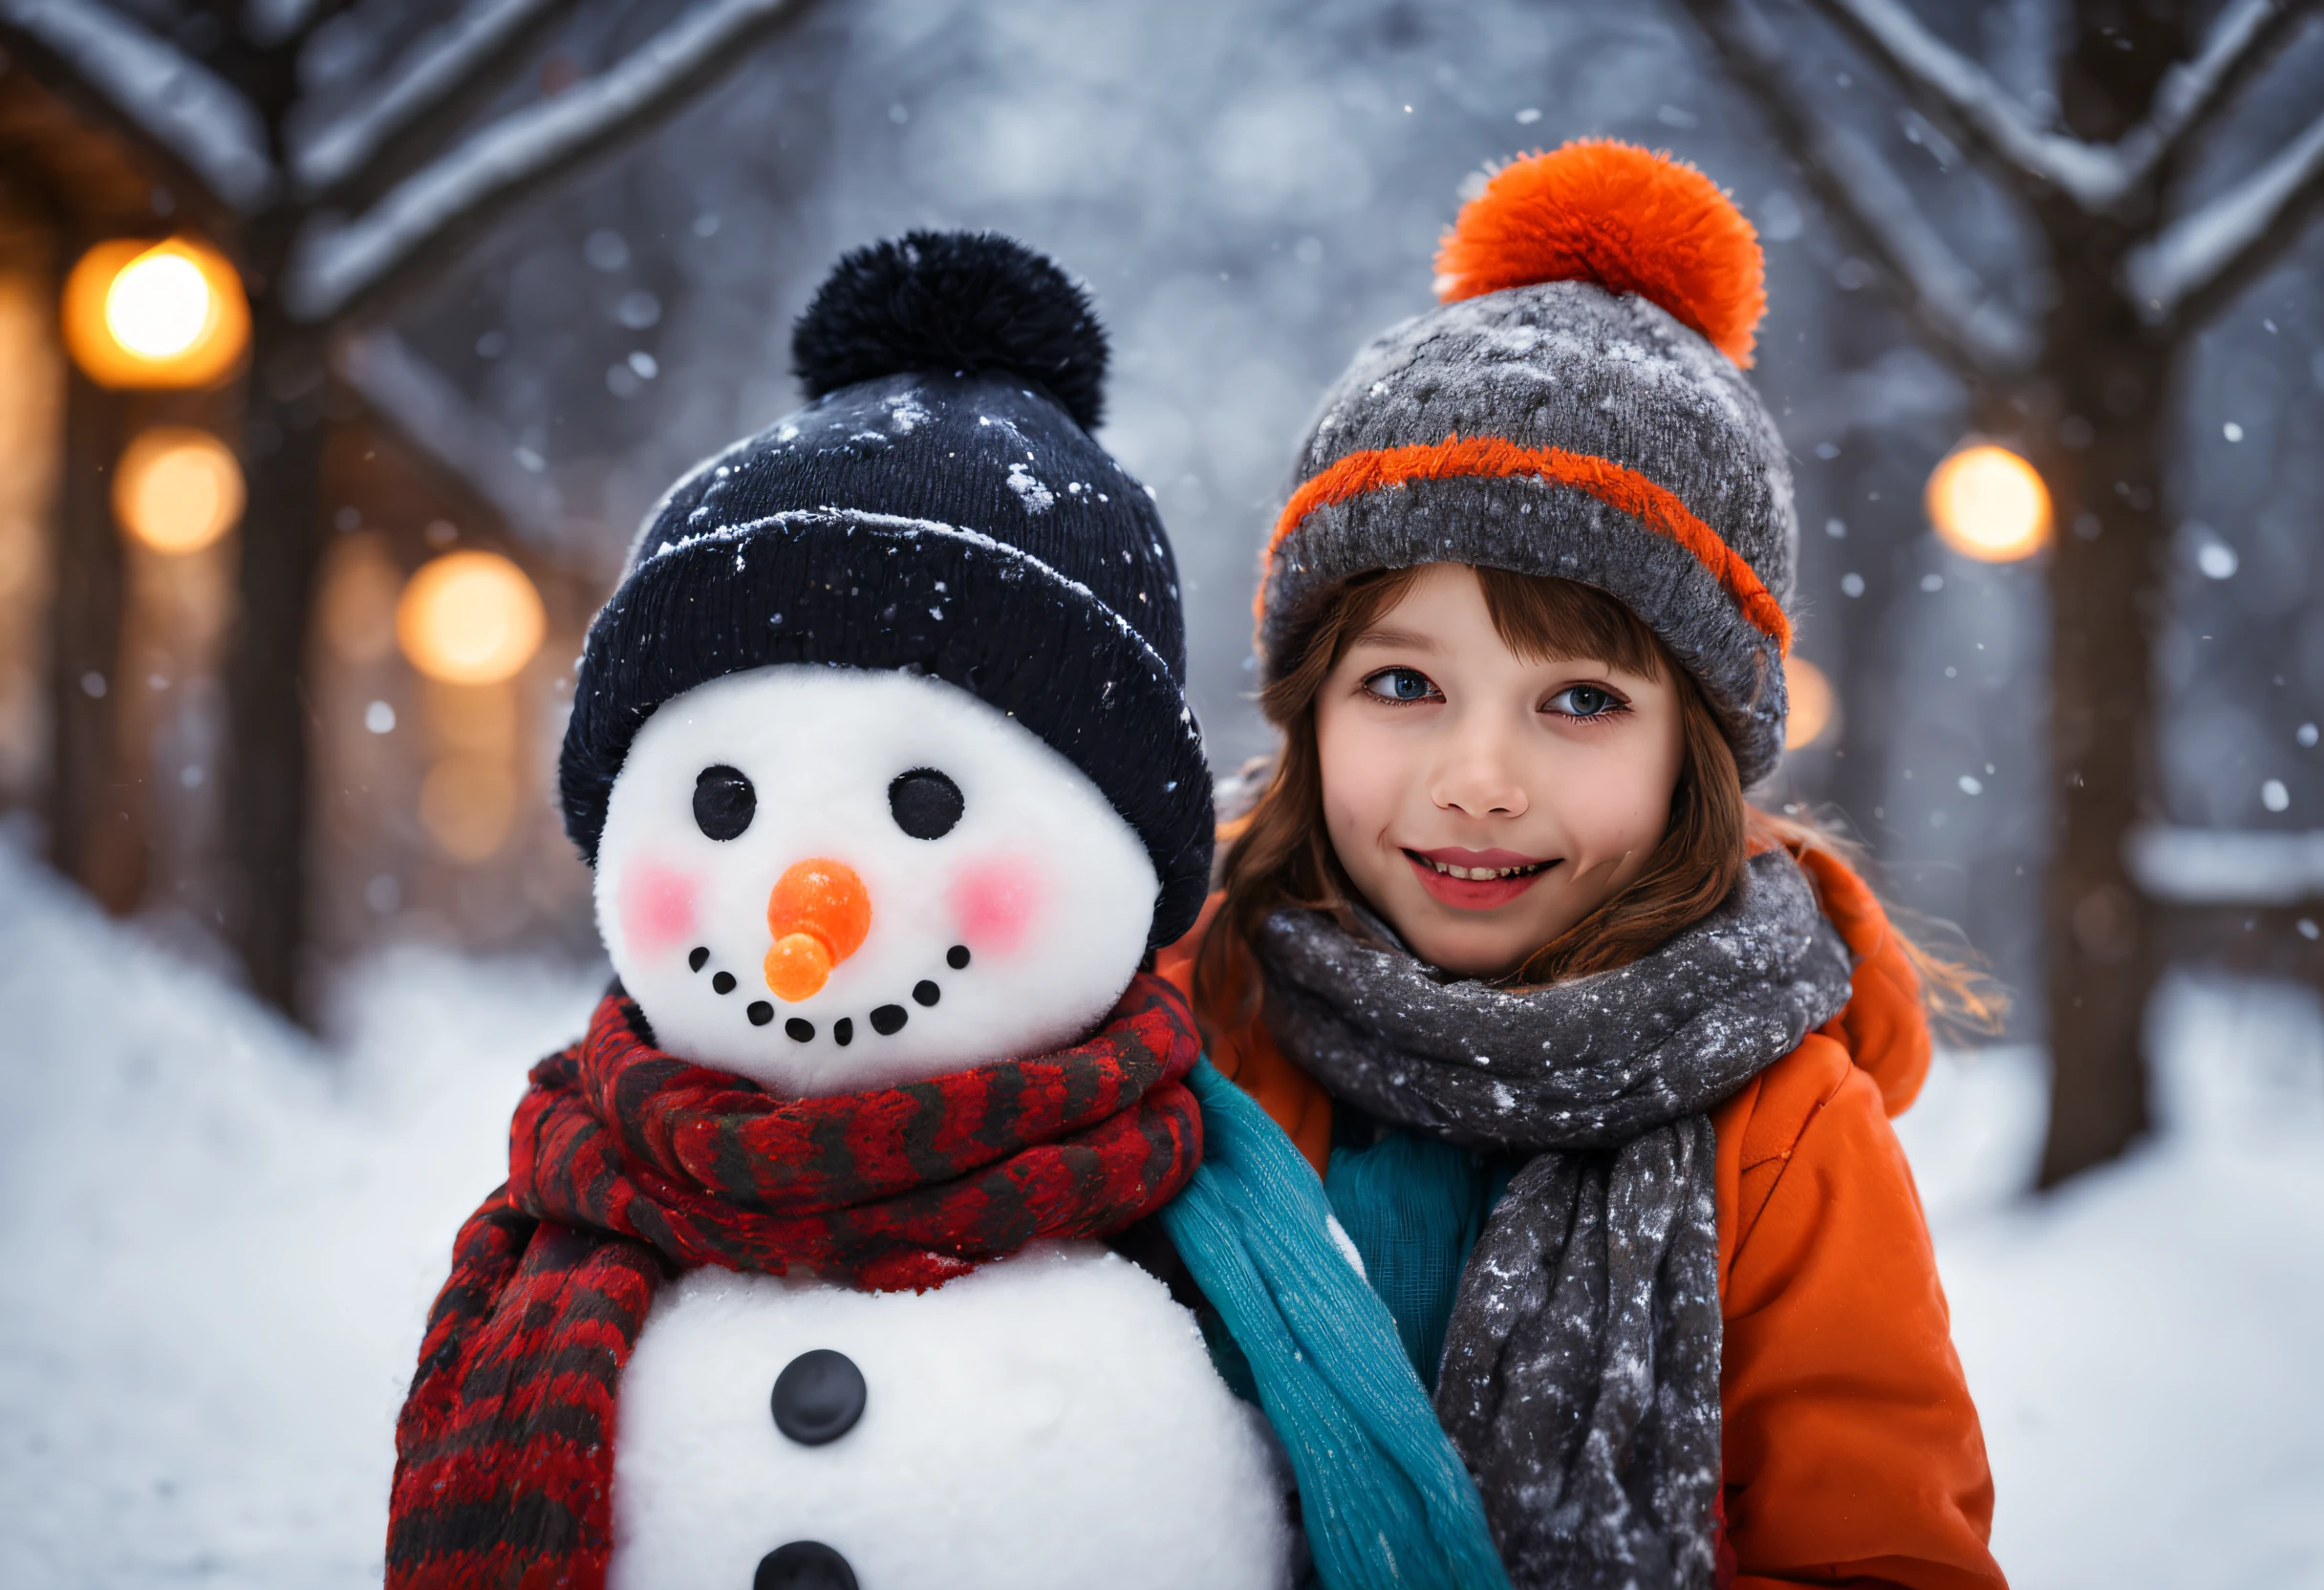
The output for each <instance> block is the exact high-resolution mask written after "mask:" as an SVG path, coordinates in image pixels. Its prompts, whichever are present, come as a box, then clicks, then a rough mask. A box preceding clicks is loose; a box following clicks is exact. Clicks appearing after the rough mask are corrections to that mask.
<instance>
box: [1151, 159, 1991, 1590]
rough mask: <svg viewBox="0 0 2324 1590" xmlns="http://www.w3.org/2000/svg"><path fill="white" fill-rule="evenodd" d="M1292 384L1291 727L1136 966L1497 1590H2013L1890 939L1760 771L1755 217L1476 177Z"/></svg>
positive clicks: (1572, 186) (1913, 1022)
mask: <svg viewBox="0 0 2324 1590" xmlns="http://www.w3.org/2000/svg"><path fill="white" fill-rule="evenodd" d="M1438 267H1439V270H1440V272H1441V274H1440V278H1439V289H1440V293H1441V295H1442V297H1443V298H1444V299H1445V300H1446V301H1445V302H1444V304H1443V305H1442V306H1441V307H1439V308H1437V309H1436V310H1434V311H1432V312H1429V313H1427V314H1423V315H1420V316H1418V317H1416V318H1415V319H1413V320H1410V321H1408V322H1406V323H1405V324H1404V325H1402V326H1399V327H1396V328H1395V329H1393V330H1391V331H1390V332H1388V333H1387V334H1386V335H1384V336H1383V337H1381V338H1380V339H1379V340H1378V341H1376V342H1375V343H1373V344H1372V345H1371V346H1370V347H1369V348H1367V349H1366V350H1365V351H1364V352H1363V353H1362V354H1361V355H1358V357H1357V358H1356V360H1355V363H1354V364H1353V366H1352V367H1351V368H1350V369H1349V371H1348V372H1347V374H1346V375H1345V376H1343V377H1342V379H1341V381H1340V382H1339V384H1338V385H1337V386H1336V387H1335V388H1334V389H1333V391H1332V393H1331V394H1330V396H1329V397H1328V398H1326V400H1325V402H1324V404H1323V410H1322V413H1321V415H1320V417H1319V418H1318V419H1317V420H1316V422H1315V425H1314V428H1313V431H1312V433H1311V434H1310V436H1309V437H1308V439H1307V441H1306V443H1305V446H1304V448H1303V450H1302V456H1301V460H1300V464H1299V468H1298V471H1297V484H1296V489H1295V490H1294V491H1293V493H1292V495H1291V498H1290V501H1289V503H1288V504H1287V505H1286V506H1285V507H1284V510H1283V513H1282V515H1281V518H1280V521H1279V523H1278V525H1277V527H1276V530H1275V534H1274V538H1273V541H1272V544H1271V545H1270V548H1269V549H1268V556H1267V561H1266V566H1265V572H1264V575H1263V579H1262V584H1261V587H1260V591H1259V651H1260V655H1261V660H1262V667H1263V675H1262V677H1263V679H1264V692H1263V695H1262V697H1261V701H1262V704H1263V707H1264V710H1265V712H1266V715H1267V717H1268V719H1269V720H1270V721H1271V722H1272V723H1274V724H1275V725H1276V727H1277V728H1278V729H1279V730H1280V732H1281V735H1282V747H1281V752H1280V756H1279V758H1278V759H1277V762H1276V764H1275V768H1274V772H1273V776H1272V778H1271V780H1270V782H1269V783H1268V784H1266V787H1265V789H1264V792H1263V793H1262V794H1261V795H1260V797H1259V802H1258V805H1257V806H1256V807H1255V808H1254V809H1253V810H1252V811H1251V812H1250V813H1249V814H1248V815H1247V816H1246V817H1245V818H1243V819H1242V820H1240V821H1239V822H1238V823H1236V824H1234V825H1231V826H1230V827H1228V828H1227V829H1225V830H1222V837H1223V838H1225V839H1226V840H1227V841H1228V842H1229V847H1230V848H1229V849H1227V851H1226V853H1225V858H1224V864H1223V878H1224V888H1223V890H1222V891H1221V892H1219V893H1218V894H1216V895H1215V896H1214V897H1213V899H1212V901H1211V902H1210V905H1209V907H1208V908H1207V910H1206V912H1205V913H1204V916H1203V918H1202V921H1201V922H1200V924H1198V925H1197V927H1196V928H1195V930H1194V933H1193V934H1191V935H1189V936H1188V937H1187V938H1186V939H1184V940H1182V941H1181V942H1180V943H1179V944H1178V945H1176V946H1174V947H1173V949H1172V950H1171V951H1170V952H1168V953H1167V954H1166V955H1165V956H1163V959H1162V963H1161V969H1162V970H1163V971H1164V973H1165V974H1166V975H1168V976H1171V977H1172V978H1173V979H1174V980H1176V981H1178V982H1179V984H1180V985H1181V986H1182V987H1184V988H1186V989H1187V990H1188V991H1189V992H1190V993H1191V994H1192V996H1193V997H1194V1001H1195V1005H1196V1009H1197V1012H1198V1014H1199V1017H1200V1019H1201V1020H1202V1021H1203V1022H1204V1024H1205V1028H1206V1035H1207V1037H1208V1039H1209V1042H1210V1052H1211V1055H1212V1058H1213V1059H1214V1060H1215V1061H1216V1064H1217V1065H1218V1066H1219V1068H1220V1069H1221V1070H1222V1071H1224V1072H1225V1073H1226V1074H1227V1075H1228V1076H1230V1077H1232V1078H1233V1079H1235V1081H1236V1082H1237V1083H1238V1084H1239V1085H1241V1086H1242V1087H1243V1088H1244V1089H1245V1090H1246V1091H1247V1092H1248V1093H1250V1094H1251V1095H1252V1096H1253V1097H1254V1098H1256V1099H1257V1100H1258V1102H1259V1104H1260V1105H1261V1106H1263V1107H1264V1108H1265V1109H1266V1111H1267V1112H1268V1113H1269V1114H1270V1115H1272V1116H1273V1117H1274V1119H1275V1120H1276V1122H1277V1123H1278V1124H1279V1125H1280V1126H1281V1127H1282V1128H1283V1129H1284V1130H1285V1131H1286V1132H1287V1133H1288V1134H1289V1135H1290V1136H1291V1138H1292V1139H1293V1141H1294V1142H1295V1143H1297V1145H1298V1146H1299V1148H1300V1149H1301V1150H1302V1152H1303V1153H1304V1154H1305V1156H1306V1157H1307V1159H1308V1160H1309V1161H1310V1163H1312V1165H1313V1166H1314V1167H1315V1169H1316V1171H1318V1172H1319V1173H1320V1174H1321V1175H1322V1176H1323V1180H1324V1189H1325V1192H1326V1193H1327V1195H1328V1198H1329V1201H1330V1204H1331V1207H1332V1209H1333V1211H1334V1213H1335V1214H1336V1215H1337V1217H1338V1219H1339V1221H1340V1223H1341V1225H1342V1226H1344V1227H1345V1230H1346V1232H1347V1234H1348V1235H1349V1236H1350V1237H1351V1238H1352V1239H1353V1242H1354V1245H1355V1247H1356V1249H1357V1250H1358V1252H1359V1253H1360V1254H1361V1256H1362V1258H1363V1261H1364V1266H1365V1272H1366V1278H1368V1280H1369V1281H1370V1283H1371V1285H1372V1287H1373V1288H1374V1290H1376V1291H1377V1292H1378V1293H1379V1294H1380V1295H1381V1297H1382V1299H1383V1300H1385V1301H1386V1302H1387V1303H1388V1308H1389V1311H1390V1313H1391V1314H1392V1315H1393V1316H1394V1318H1395V1321H1396V1326H1397V1330H1398V1333H1399V1335H1400V1336H1401V1338H1402V1341H1403V1343H1404V1346H1405V1348H1406V1350H1407V1351H1408V1352H1409V1355H1410V1356H1411V1359H1412V1362H1413V1365H1414V1367H1415V1368H1416V1369H1417V1370H1418V1371H1419V1373H1420V1376H1421V1378H1422V1380H1423V1381H1424V1383H1426V1384H1428V1385H1429V1386H1430V1387H1431V1392H1432V1394H1433V1397H1434V1400H1435V1407H1436V1409H1437V1413H1438V1416H1439V1418H1440V1420H1441V1422H1442V1423H1443V1425H1444V1427H1445V1429H1446V1432H1447V1434H1448V1435H1449V1436H1450V1437H1451V1438H1452V1441H1453V1446H1454V1447H1455V1448H1456V1449H1457V1450H1458V1451H1459V1453H1460V1455H1461V1458H1462V1459H1463V1461H1464V1462H1465V1463H1466V1465H1467V1466H1468V1468H1469V1470H1470V1472H1471V1473H1472V1474H1473V1475H1474V1478H1475V1480H1476V1482H1477V1487H1478V1490H1479V1492H1480V1493H1481V1494H1482V1497H1483V1500H1484V1504H1485V1514H1486V1517H1487V1519H1488V1521H1489V1522H1490V1524H1491V1527H1492V1531H1493V1535H1494V1536H1495V1538H1496V1541H1497V1543H1498V1545H1499V1548H1500V1552H1501V1555H1502V1557H1503V1558H1504V1560H1505V1562H1506V1565H1507V1567H1508V1570H1509V1575H1510V1579H1511V1580H1512V1582H1513V1583H1515V1584H1517V1585H1518V1586H1520V1587H1531V1586H1544V1587H1546V1586H1557V1587H1566V1586H1598V1585H1606V1586H1613V1585H1623V1584H1636V1585H1640V1586H1647V1587H1662V1586H1680V1585H1683V1586H1697V1585H1710V1584H1713V1583H1716V1584H1735V1585H1751V1586H1764V1585H1769V1584H1772V1583H1775V1582H1778V1581H1779V1582H1783V1583H1817V1584H1841V1583H1846V1584H1874V1583H1878V1584H1897V1585H1909V1586H1926V1587H1929V1590H1935V1587H1938V1586H1946V1587H1954V1586H1968V1585H1987V1586H1998V1585H2000V1584H2001V1582H2002V1579H2001V1575H2000V1572H1999V1570H1998V1569H1997V1568H1996V1567H1995V1565H1994V1563H1993V1560H1992V1558H1991V1557H1990V1554H1989V1552H1988V1551H1987V1548H1986V1540H1987V1536H1988V1531H1989V1525H1990V1516H1991V1507H1992V1488H1991V1482H1990V1476H1989V1473H1988V1471H1987V1466H1986V1458H1985V1451H1984V1446H1983V1440H1982V1437H1981V1435H1980V1433H1979V1429H1978V1425H1977V1416H1976V1411H1975V1408H1974V1407H1972V1406H1971V1404H1970V1401H1969V1392H1968V1389H1967V1387H1966V1386H1965V1385H1964V1383H1963V1379H1962V1373H1961V1367H1960V1364H1959V1362H1958V1360H1957V1359H1956V1358H1955V1356H1954V1353H1953V1349H1952V1345H1951V1343H1950V1340H1949V1336H1948V1327H1947V1315H1946V1306H1945V1300H1944V1296H1943V1294H1942V1292H1941V1290H1940V1288H1939V1285H1938V1281H1937V1274H1936V1266H1935V1262H1934V1257H1933V1255H1932V1253H1931V1250H1930V1246H1929V1240H1928V1235H1927V1231H1926V1225H1925V1222H1924V1220H1923V1217H1922V1214H1921V1209H1920V1204H1919V1201H1918V1198H1917V1195H1916V1194H1915V1192H1914V1190H1913V1184H1912V1177H1911V1173H1910V1171H1909V1170H1908V1169H1907V1167H1906V1165H1905V1162H1904V1155H1903V1153H1902V1151H1901V1150H1899V1148H1898V1145H1897V1141H1896V1138H1895V1135H1894V1134H1893V1132H1892V1131H1891V1130H1890V1128H1889V1126H1888V1120H1889V1117H1891V1116H1892V1115H1894V1114H1895V1113H1897V1112H1898V1111H1901V1110H1902V1109H1904V1107H1905V1106H1906V1105H1908V1104H1909V1103H1910V1102H1911V1100H1912V1098H1913V1096H1914V1094H1915V1093H1916V1092H1917V1090H1918V1089H1919V1087H1920V1085H1921V1081H1922V1078H1923V1076H1924V1074H1925V1073H1926V1068H1927V1064H1928V1053H1929V1038H1928V1028H1927V1024H1926V1020H1925V1019H1924V1016H1923V1010H1922V1004H1923V998H1924V995H1923V989H1924V974H1926V973H1928V972H1930V971H1934V972H1936V973H1937V974H1938V976H1937V977H1936V978H1929V979H1927V981H1928V982H1929V983H1932V984H1941V985H1947V986H1949V987H1951V988H1952V989H1953V990H1954V991H1955V992H1957V993H1963V992H1966V991H1965V990H1964V989H1963V988H1962V984H1961V979H1960V978H1959V976H1958V974H1957V973H1956V972H1955V969H1952V968H1949V967H1945V966H1942V965H1941V964H1939V963H1935V962H1932V961H1929V960H1928V959H1926V957H1924V956H1920V955H1919V954H1918V953H1917V952H1916V951H1915V950H1914V949H1913V947H1912V946H1911V945H1910V944H1909V943H1908V942H1907V941H1906V940H1904V938H1903V937H1902V936H1900V935H1898V933H1897V932H1896V931H1895V930H1894V929H1893V928H1892V927H1891V926H1890V925H1889V924H1888V923H1887V921H1886V919H1885V917H1884V916H1883V913H1882V911H1881V908H1880V906H1879V905H1878V903H1877V902H1876V901H1875V900H1874V899H1873V897H1872V895H1871V893H1870V892H1869V891H1868V890H1867V889H1866V888H1865V886H1864V885H1863V883H1862V882H1861V880H1860V879H1859V878H1858V877H1857V876H1856V874H1855V873H1854V872H1853V871H1852V870H1850V869H1849V867H1848V866H1847V865H1846V864H1845V863H1844V862H1843V861H1842V860H1841V859H1840V857H1839V856H1838V855H1836V854H1835V853H1834V852H1833V850H1832V849H1830V848H1829V847H1828V846H1826V845H1824V844H1822V843H1820V842H1819V841H1818V837H1817V835H1816V834H1815V833H1814V831H1813V830H1810V829H1806V828H1802V827H1797V826H1794V825H1788V824H1784V823H1781V822H1779V821H1778V820H1776V819H1774V818H1771V817H1769V816H1768V815H1766V814H1764V813H1761V812H1758V811H1756V810H1754V808H1753V807H1752V806H1749V805H1748V804H1747V803H1746V801H1745V798H1744V794H1743V791H1744V789H1745V787H1746V786H1747V785H1749V784H1751V783H1752V782H1754V781H1755V780H1757V779H1758V778H1760V777H1761V776H1762V775H1764V774H1766V773H1767V772H1769V771H1770V770H1771V769H1772V768H1773V767H1774V766H1775V763H1776V760H1777V758H1778V756H1779V754H1780V751H1781V747H1782V735H1783V721H1784V689H1783V657H1784V654H1785V651H1786V650H1787V648H1788V646H1789V642H1790V638H1791V637H1790V628H1789V622H1788V619H1787V617H1786V615H1785V611H1784V604H1785V601H1786V599H1787V598H1788V597H1789V595H1790V592H1791V585H1792V578H1791V576H1792V560H1793V554H1794V548H1795V542H1796V537H1797V530H1796V526H1795V523H1794V518H1793V510H1792V502H1791V481H1790V474H1789V470H1788V468H1787V466H1786V463H1785V458H1784V452H1783V444H1782V441H1781V439H1780V438H1779V437H1778V436H1777V434H1776V432H1775V426H1774V424H1773V423H1772V422H1771V421H1770V419H1769V418H1768V416H1767V414H1766V412H1765V410H1764V409H1763V408H1762V407H1761V406H1760V404H1759V402H1758V400H1757V398H1756V397H1755V396H1754V393H1753V392H1752V390H1751V388H1750V387H1749V385H1747V384H1746V382H1745V381H1744V380H1743V378H1742V376H1741V375H1740V374H1739V370H1738V367H1739V366H1740V365H1742V364H1745V363H1747V362H1748V361H1749V356H1750V351H1751V347H1752V341H1753V335H1754V327H1755V324H1756V322H1757V319H1758V316H1759V313H1760V311H1761V309H1762V306H1763V298H1762V294H1761V291H1760V269H1761V267H1760V259H1759V252H1758V246H1757V243H1756V241H1755V239H1754V236H1753V234H1752V231H1751V228H1750V226H1749V224H1748V223H1746V222H1745V221H1744V220H1743V218H1742V217H1741V216H1740V215H1739V214H1738V213H1736V211H1735V210H1734V208H1733V206H1732V204H1730V203H1729V202H1728V201H1727V200H1726V199H1725V198H1724V197H1723V196H1722V195H1721V194H1720V193H1719V192H1718V191H1717V189H1716V188H1714V187H1713V186H1712V185H1711V183H1709V182H1708V181H1707V180H1705V179H1704V178H1703V177H1702V176H1701V175H1699V174H1698V173H1696V172H1694V171H1692V170H1691V169H1689V168H1688V167H1685V166H1682V165H1679V164H1677V163H1675V162H1673V161H1669V160H1668V158H1666V157H1658V156H1653V155H1649V154H1647V153H1646V151H1643V150H1639V149H1634V148H1630V147H1627V146H1625V145H1620V144H1614V143H1603V142H1593V143H1578V144H1569V145H1567V146H1566V147H1564V148H1562V149H1560V150H1558V151H1555V152H1554V153H1551V154H1548V155H1543V156H1536V157H1534V158H1532V159H1530V160H1526V161H1518V162H1517V163H1516V164H1513V165H1511V166H1509V167H1507V168H1505V169H1504V170H1502V171H1501V172H1500V173H1499V174H1498V175H1497V176H1496V178H1495V179H1494V180H1493V181H1492V182H1491V183H1489V184H1488V185H1487V187H1486V188H1485V190H1484V192H1483V193H1482V195H1481V196H1480V197H1478V198H1477V199H1476V200H1475V201H1474V203H1472V204H1470V205H1469V206H1468V207H1467V208H1466V209H1465V210H1464V211H1463V213H1462V215H1461V218H1460V221H1459V223H1458V225H1457V226H1456V227H1455V229H1454V231H1453V233H1452V235H1451V236H1449V237H1448V238H1447V240H1446V243H1445V246H1444V248H1443V251H1442V253H1441V254H1440V256H1439V259H1438Z"/></svg>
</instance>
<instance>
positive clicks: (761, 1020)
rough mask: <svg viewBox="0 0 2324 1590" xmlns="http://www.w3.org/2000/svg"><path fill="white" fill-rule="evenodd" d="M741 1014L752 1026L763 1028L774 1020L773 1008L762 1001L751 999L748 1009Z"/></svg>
mask: <svg viewBox="0 0 2324 1590" xmlns="http://www.w3.org/2000/svg"><path fill="white" fill-rule="evenodd" d="M742 1014H743V1015H745V1016H747V1017H749V1018H750V1024H751V1025H752V1026H754V1027H763V1026H764V1025H766V1023H767V1022H769V1021H773V1020H774V1019H775V1007H774V1006H773V1005H770V1004H768V1003H767V1002H766V1001H765V1000H764V999H753V1000H751V1001H750V1008H749V1009H748V1010H746V1011H744V1012H743V1013H742Z"/></svg>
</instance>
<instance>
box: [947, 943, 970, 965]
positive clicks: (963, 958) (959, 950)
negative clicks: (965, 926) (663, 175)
mask: <svg viewBox="0 0 2324 1590" xmlns="http://www.w3.org/2000/svg"><path fill="white" fill-rule="evenodd" d="M944 964H945V965H947V966H949V967H951V968H952V969H953V970H954V971H956V972H965V971H967V970H968V946H967V945H965V944H955V945H954V946H953V947H952V948H951V949H949V950H947V951H945V952H944Z"/></svg>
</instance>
